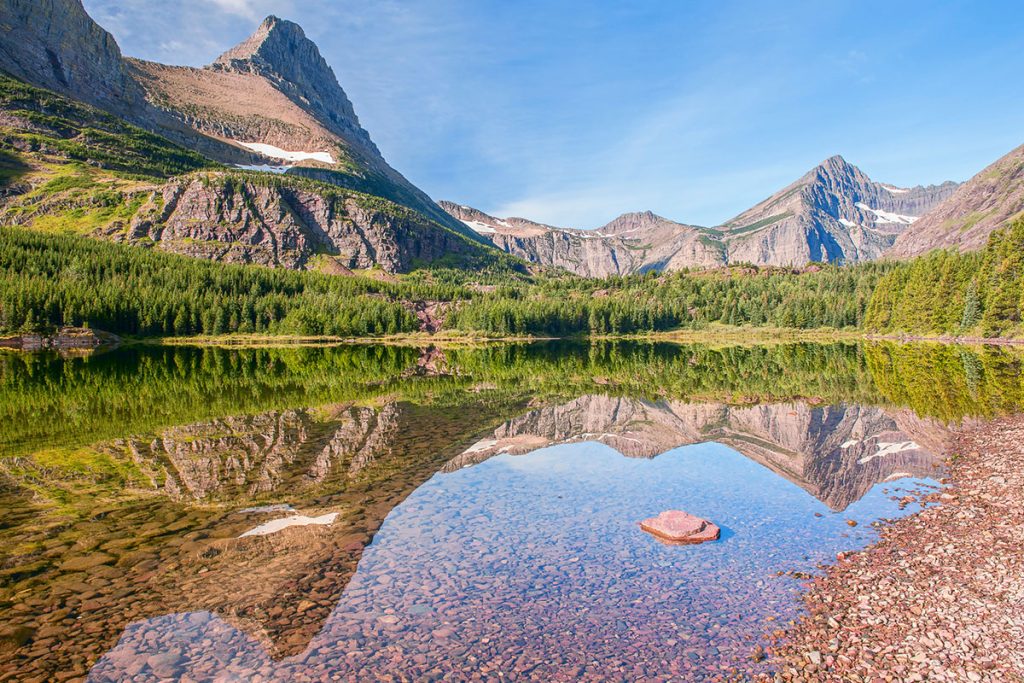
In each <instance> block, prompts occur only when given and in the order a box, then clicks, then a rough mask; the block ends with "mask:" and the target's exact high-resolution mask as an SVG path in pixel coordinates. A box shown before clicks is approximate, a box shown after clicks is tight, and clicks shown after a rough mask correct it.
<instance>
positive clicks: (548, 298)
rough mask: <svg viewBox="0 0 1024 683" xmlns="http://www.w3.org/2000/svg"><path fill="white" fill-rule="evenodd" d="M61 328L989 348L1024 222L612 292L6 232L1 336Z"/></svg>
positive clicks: (1015, 281) (1015, 323) (439, 271)
mask: <svg viewBox="0 0 1024 683" xmlns="http://www.w3.org/2000/svg"><path fill="white" fill-rule="evenodd" d="M127 292H130V295H128V296H126V293H127ZM64 327H83V328H85V327H88V328H92V329H96V330H103V331H105V332H108V333H111V334H115V335H118V336H121V337H123V338H133V337H134V338H139V337H145V338H164V339H165V338H169V337H175V338H186V339H187V338H191V339H196V338H223V337H225V335H236V336H241V337H248V338H254V337H259V338H260V339H262V338H264V337H280V338H302V339H316V340H324V339H327V340H348V339H355V338H367V339H369V338H373V339H382V340H388V339H399V338H407V337H409V336H416V337H419V336H429V337H432V338H434V339H436V340H444V339H447V338H449V337H454V338H457V339H460V340H461V339H463V338H465V337H470V338H480V339H484V338H486V339H506V340H507V339H515V340H519V339H533V338H543V339H552V338H557V339H563V338H576V337H588V338H594V339H609V338H633V337H645V338H651V339H673V338H675V339H679V338H694V337H695V336H699V337H701V338H703V337H705V336H707V335H709V334H711V335H713V334H715V333H716V331H717V330H725V329H734V328H736V329H740V330H744V331H743V332H741V333H739V334H744V335H745V334H751V333H750V332H748V330H759V331H758V332H756V334H757V335H758V336H759V337H762V338H770V337H772V336H776V335H779V334H786V335H792V334H793V333H792V332H791V330H800V331H801V333H810V334H818V335H821V334H824V333H823V332H822V330H828V334H831V335H845V334H851V335H853V334H857V333H859V334H861V335H878V336H881V337H885V338H903V337H906V338H910V339H942V340H971V341H973V340H978V341H980V342H982V343H987V342H988V340H1006V339H1020V338H1022V337H1024V219H1022V220H1019V221H1017V222H1016V223H1014V224H1013V225H1012V226H1011V228H1010V229H1008V230H1005V231H1003V232H998V233H994V234H993V236H992V238H991V239H990V242H989V244H988V246H986V247H985V249H983V250H982V251H981V252H977V253H970V254H955V253H952V252H935V253H933V254H930V255H928V256H925V257H921V258H919V259H916V260H914V261H910V262H907V263H895V262H881V263H866V264H858V265H850V266H837V265H820V266H815V267H813V268H810V267H808V268H805V269H792V268H790V269H786V268H756V267H731V268H727V269H722V270H715V271H693V272H687V271H679V272H673V273H653V272H652V273H646V274H643V275H630V276H621V277H619V276H616V277H610V278H605V279H603V280H592V279H586V278H581V277H577V276H571V275H568V274H565V273H540V274H530V275H524V274H523V273H513V272H511V271H502V270H483V271H464V270H459V269H455V268H436V269H430V268H426V269H421V270H417V271H414V272H412V273H409V274H405V275H400V276H394V277H393V278H391V279H390V280H388V281H382V280H379V279H374V278H370V277H364V276H339V275H326V274H323V273H316V272H306V271H291V270H285V269H280V268H277V269H274V268H266V267H261V266H253V265H236V264H225V263H218V262H213V261H206V260H201V259H194V258H189V257H185V256H179V255H175V254H168V253H164V252H161V251H158V250H156V249H152V248H150V249H147V248H143V247H137V246H129V245H124V244H116V243H110V242H104V241H101V240H96V239H91V238H88V237H82V236H74V235H67V234H51V233H44V232H38V231H32V230H25V229H20V228H9V227H7V228H3V229H0V334H3V333H8V334H25V333H36V334H47V333H50V332H52V331H53V330H54V329H59V328H64ZM761 330H763V332H761Z"/></svg>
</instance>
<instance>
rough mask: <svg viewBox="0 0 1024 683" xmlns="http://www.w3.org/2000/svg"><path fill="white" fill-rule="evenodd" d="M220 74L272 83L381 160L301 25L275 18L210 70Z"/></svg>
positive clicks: (266, 21) (344, 95) (318, 50)
mask: <svg viewBox="0 0 1024 683" xmlns="http://www.w3.org/2000/svg"><path fill="white" fill-rule="evenodd" d="M208 68H210V69H213V70H216V71H228V72H233V73H251V74H255V75H257V76H262V77H263V78H266V79H268V80H270V81H271V82H272V83H273V84H274V87H276V88H277V89H278V90H280V91H281V92H282V93H284V94H285V95H287V96H288V97H289V98H290V99H292V100H293V101H294V102H295V103H296V104H297V105H299V106H306V107H309V108H310V109H311V110H312V113H313V114H314V115H315V116H317V117H318V118H319V119H321V120H322V121H324V122H325V123H328V124H329V126H330V127H331V128H334V129H335V130H334V132H336V133H338V134H340V135H342V136H344V137H346V138H348V139H350V140H352V139H353V138H354V141H355V142H357V144H359V145H362V146H365V147H367V148H368V149H369V150H372V152H373V154H374V155H379V154H380V152H379V151H378V150H377V147H376V145H374V144H373V142H372V141H371V140H370V134H369V133H367V132H366V131H365V130H364V129H363V127H362V126H361V125H360V123H359V118H358V117H357V116H356V112H355V108H354V107H353V106H352V102H351V101H350V100H349V99H348V95H346V94H345V91H344V90H343V89H342V87H341V85H340V84H339V83H338V78H337V76H335V74H334V70H333V69H332V68H331V67H330V65H329V64H328V63H327V60H325V59H324V58H323V55H321V54H320V49H319V48H318V47H317V46H316V43H314V42H313V41H312V40H310V39H309V38H307V37H306V33H305V31H303V30H302V27H301V26H299V25H298V24H296V23H295V22H292V21H288V20H287V19H281V18H279V17H276V16H273V15H271V16H269V17H267V18H266V19H264V20H263V23H261V24H260V25H259V27H258V28H257V29H256V31H255V32H254V33H253V34H252V35H251V36H249V37H248V38H246V39H245V40H244V41H242V42H241V43H239V44H238V45H236V46H235V47H233V48H231V49H230V50H228V51H226V52H225V53H224V54H222V55H221V56H220V57H218V58H217V59H215V60H214V61H213V63H212V64H210V66H209V67H208Z"/></svg>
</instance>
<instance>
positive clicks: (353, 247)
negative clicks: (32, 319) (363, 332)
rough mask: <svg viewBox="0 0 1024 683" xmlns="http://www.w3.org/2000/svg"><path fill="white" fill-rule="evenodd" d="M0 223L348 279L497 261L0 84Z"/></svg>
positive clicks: (354, 198)
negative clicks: (361, 273) (377, 271)
mask: <svg viewBox="0 0 1024 683" xmlns="http://www.w3.org/2000/svg"><path fill="white" fill-rule="evenodd" d="M0 112H2V113H3V119H2V120H0V222H2V223H3V224H5V225H12V226H23V227H27V228H34V229H41V230H47V231H58V232H75V233H78V234H82V235H86V236H89V237H99V238H104V239H109V240H114V241H121V242H128V243H131V244H136V245H140V246H147V247H152V248H157V249H161V250H164V251H170V252H174V253H179V254H185V255H189V256H196V257H201V258H208V259H211V260H215V261H224V262H232V263H256V264H261V265H266V266H281V267H286V268H292V269H313V268H317V269H322V270H326V271H327V272H331V273H339V272H340V273H344V272H347V271H348V270H351V269H365V268H372V267H375V266H377V267H381V268H383V269H384V270H387V271H389V272H403V271H407V270H411V269H412V268H413V267H414V266H415V265H416V264H417V263H430V262H433V261H437V260H439V259H445V260H446V262H447V263H454V264H461V265H466V266H469V265H471V264H472V265H475V266H482V265H485V264H486V263H490V262H493V261H494V260H495V259H496V258H498V257H500V254H499V252H497V251H496V250H494V249H488V248H486V247H485V246H484V245H482V244H480V243H478V242H476V241H474V240H470V239H469V238H467V237H465V236H464V235H462V234H459V233H457V232H455V231H453V230H450V229H449V228H447V227H444V226H442V225H440V224H438V223H436V222H434V221H432V220H430V219H429V218H427V217H426V216H424V215H423V214H422V213H420V212H417V211H413V210H412V209H409V208H407V207H405V206H401V205H399V204H396V203H394V202H391V201H389V200H387V199H383V198H380V197H375V196H371V195H367V194H363V193H359V192H355V191H352V190H346V189H343V188H340V187H338V186H336V185H332V184H328V183H325V182H322V181H318V180H312V179H309V178H303V177H301V176H298V175H295V174H291V173H288V174H271V173H259V172H254V171H247V170H242V169H232V168H228V167H224V166H220V165H218V164H215V163H213V162H211V161H209V160H208V159H206V158H204V157H202V156H201V155H199V154H197V153H195V152H192V151H190V150H188V149H185V148H183V147H179V146H177V145H175V144H173V143H172V142H170V141H168V140H166V139H164V138H162V137H159V136H157V135H154V134H152V133H148V132H146V131H144V130H142V129H140V128H137V127H135V126H133V125H131V124H129V123H126V122H124V121H123V120H122V119H119V118H117V117H115V116H113V115H111V114H107V113H104V112H101V111H99V110H97V109H93V108H92V107H89V106H87V105H84V104H80V103H77V102H74V101H73V100H69V99H67V98H64V97H61V96H58V95H54V94H53V93H51V92H49V91H45V90H41V89H39V88H34V87H32V86H29V85H26V84H24V83H22V82H20V81H15V80H14V79H11V78H6V77H3V76H0Z"/></svg>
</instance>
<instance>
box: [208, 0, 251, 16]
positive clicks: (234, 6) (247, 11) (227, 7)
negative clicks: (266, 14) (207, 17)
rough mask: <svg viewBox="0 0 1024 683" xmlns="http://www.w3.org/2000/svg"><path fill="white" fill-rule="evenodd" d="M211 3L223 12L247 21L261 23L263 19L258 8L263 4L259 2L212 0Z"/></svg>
mask: <svg viewBox="0 0 1024 683" xmlns="http://www.w3.org/2000/svg"><path fill="white" fill-rule="evenodd" d="M210 2H211V4H213V5H215V6H216V7H217V8H218V9H220V10H221V11H222V12H227V13H228V14H235V15H238V16H240V17H245V18H246V19H252V20H253V21H259V20H260V19H262V18H263V17H262V16H261V15H260V10H259V8H258V7H257V6H258V5H261V4H263V3H260V2H257V0H210Z"/></svg>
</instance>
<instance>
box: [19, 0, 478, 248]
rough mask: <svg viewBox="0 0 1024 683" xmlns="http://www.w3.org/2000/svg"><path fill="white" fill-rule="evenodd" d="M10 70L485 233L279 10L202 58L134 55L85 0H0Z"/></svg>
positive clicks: (217, 149)
mask: <svg viewBox="0 0 1024 683" xmlns="http://www.w3.org/2000/svg"><path fill="white" fill-rule="evenodd" d="M0 31H2V32H3V33H2V35H3V38H4V39H3V41H2V45H0V70H3V71H6V72H8V73H10V74H11V75H12V76H14V77H16V78H18V79H20V80H22V81H25V82H26V83H29V84H31V85H34V86H37V87H42V88H46V89H48V90H52V91H54V92H56V93H58V94H61V95H64V96H67V97H71V98H72V99H75V100H77V101H81V102H84V103H86V104H89V105H92V106H95V107H97V108H99V109H101V110H103V111H106V112H109V113H112V114H114V115H116V116H119V117H121V118H123V119H125V120H127V121H128V122H130V123H133V124H135V125H138V126H140V127H142V128H143V129H146V130H148V131H151V132H155V133H157V134H159V135H163V136H165V137H167V138H168V139H170V140H171V141H173V142H175V143H177V144H179V145H183V146H185V147H187V148H190V149H192V150H195V151H198V152H200V153H202V154H203V155H205V156H207V157H209V158H210V159H212V160H214V161H217V162H220V163H224V164H230V165H236V166H241V167H244V168H248V169H253V170H264V171H267V170H269V171H274V172H277V173H293V174H297V175H305V176H307V177H312V178H315V179H317V180H320V181H323V182H327V183H331V184H334V185H337V186H339V187H342V188H345V189H349V190H356V191H358V192H363V193H367V194H372V195H377V196H381V197H383V198H385V199H389V200H391V201H393V202H396V203H398V204H401V205H403V206H406V207H408V208H410V209H413V210H415V211H418V212H420V213H422V214H423V215H424V216H426V217H427V218H429V219H430V220H432V221H434V222H437V223H439V224H441V225H443V226H444V227H446V228H448V229H450V230H454V231H456V232H459V233H461V234H463V235H464V236H466V237H468V238H470V239H472V240H475V241H480V240H479V238H478V236H477V235H476V233H474V232H473V231H471V230H467V229H465V227H464V226H463V225H462V224H461V223H459V222H458V221H455V220H452V219H451V217H450V216H448V214H446V213H445V212H444V211H442V210H441V209H440V208H439V207H438V206H437V205H436V204H435V203H434V202H433V200H431V199H430V198H429V197H428V196H427V195H426V193H424V192H423V191H422V190H420V189H419V188H417V187H416V186H415V185H413V184H412V183H411V182H409V181H408V180H407V179H406V178H405V177H404V176H403V175H402V174H401V173H399V172H398V171H396V170H395V169H393V168H392V167H391V166H390V165H389V164H388V163H387V162H386V161H385V160H384V158H383V156H381V154H380V151H379V150H378V149H377V147H376V145H374V144H373V142H372V140H371V138H370V136H369V133H367V132H366V131H365V130H364V129H363V128H362V126H361V125H360V123H359V120H358V117H357V116H356V114H355V110H354V108H353V106H352V103H351V101H350V100H349V99H348V97H347V95H346V94H345V92H344V90H343V89H342V87H341V85H340V84H339V83H338V81H337V78H336V77H335V74H334V72H333V70H332V69H331V67H330V65H328V64H327V62H326V60H324V59H323V57H322V55H321V54H320V52H319V49H318V48H317V47H316V45H315V44H314V43H313V42H312V41H310V40H309V39H308V38H306V36H305V33H304V32H303V30H302V28H301V27H299V26H298V25H297V24H295V23H293V22H290V21H286V20H283V19H280V18H278V17H275V16H271V17H268V18H267V19H266V20H264V21H263V22H262V23H261V24H260V26H259V27H257V29H256V30H255V32H254V33H253V34H252V35H251V36H250V37H249V38H248V39H246V40H245V41H243V42H242V43H240V44H238V45H236V46H234V47H232V48H230V49H228V50H226V51H225V52H224V53H223V54H222V55H221V56H220V57H219V58H218V59H217V60H215V61H214V63H213V64H211V65H209V66H207V67H205V68H202V69H195V68H191V67H178V66H170V65H164V64H158V63H155V62H148V61H145V60H139V59H134V58H130V57H124V56H123V55H122V53H121V50H120V48H119V47H118V45H117V41H116V40H115V39H114V38H113V36H112V35H111V34H110V33H109V32H107V31H106V30H104V29H103V28H102V27H100V26H99V25H98V24H97V23H96V22H95V21H94V20H93V19H92V18H91V17H90V16H89V15H88V13H87V12H86V11H85V8H84V7H83V6H82V3H81V0H38V2H37V1H36V0H4V2H2V3H0Z"/></svg>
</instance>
